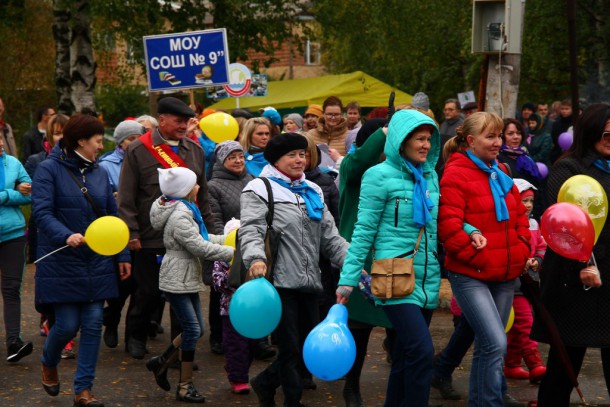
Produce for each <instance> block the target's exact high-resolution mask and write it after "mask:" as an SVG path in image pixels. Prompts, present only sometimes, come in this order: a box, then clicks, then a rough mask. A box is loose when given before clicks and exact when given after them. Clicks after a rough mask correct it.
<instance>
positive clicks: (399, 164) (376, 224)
mask: <svg viewBox="0 0 610 407" xmlns="http://www.w3.org/2000/svg"><path fill="white" fill-rule="evenodd" d="M424 124H427V125H431V126H432V127H433V128H434V131H433V133H432V139H431V147H430V150H429V152H428V155H427V158H426V162H425V163H423V172H424V178H425V180H426V183H427V187H428V192H429V195H430V199H431V200H432V202H433V203H434V207H433V208H432V210H431V215H432V219H431V220H430V221H429V222H428V223H427V224H426V227H425V231H424V234H423V236H422V239H421V243H420V247H419V251H418V252H417V253H416V254H415V258H414V261H413V264H414V269H415V290H414V291H413V293H411V294H410V295H409V296H407V297H405V298H399V299H390V300H376V303H377V304H378V305H393V304H401V303H409V304H415V305H418V306H420V307H422V308H428V309H434V308H436V307H437V306H438V293H439V289H440V283H441V273H440V266H439V263H438V259H437V253H436V248H437V237H436V236H437V233H436V222H437V217H438V201H439V185H438V177H437V175H436V171H435V170H434V166H435V165H436V162H437V160H438V156H439V152H440V134H439V131H438V128H437V126H436V123H435V122H434V120H432V119H431V118H429V117H428V116H426V115H425V114H423V113H420V112H418V111H416V110H400V111H398V112H396V113H395V114H394V116H393V117H392V120H391V121H390V125H389V127H388V135H387V141H386V143H385V148H384V153H385V155H386V160H385V161H384V162H382V163H380V164H378V165H376V166H374V167H372V168H370V169H369V170H367V171H366V172H365V173H364V176H363V177H362V188H361V190H360V204H359V207H358V208H359V209H358V221H357V222H356V227H355V229H354V233H353V235H352V240H351V245H350V247H349V249H348V252H347V258H346V259H345V263H344V264H343V270H342V271H341V278H340V280H339V285H347V286H352V287H356V286H357V285H358V282H359V280H360V272H361V270H362V269H363V266H364V263H365V260H366V257H367V255H368V253H369V251H370V249H373V250H374V255H375V257H374V258H375V259H388V258H394V257H398V256H400V255H402V254H404V253H406V252H408V251H410V250H413V249H414V248H415V244H416V242H417V236H418V234H419V230H420V228H419V227H417V226H416V225H415V224H414V223H413V199H412V198H413V187H414V178H413V173H412V172H411V170H410V169H409V168H408V167H407V165H406V163H405V162H404V159H403V158H402V156H401V155H400V147H401V145H402V143H403V141H404V140H405V139H406V138H407V136H408V135H409V134H410V133H411V132H412V131H413V130H415V129H416V128H417V127H419V126H421V125H424ZM352 295H354V294H352ZM356 295H358V294H356Z"/></svg>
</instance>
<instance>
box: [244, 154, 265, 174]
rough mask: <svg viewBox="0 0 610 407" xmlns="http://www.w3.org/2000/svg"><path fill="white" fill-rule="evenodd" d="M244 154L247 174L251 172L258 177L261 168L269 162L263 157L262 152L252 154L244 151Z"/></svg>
mask: <svg viewBox="0 0 610 407" xmlns="http://www.w3.org/2000/svg"><path fill="white" fill-rule="evenodd" d="M244 156H245V158H246V169H247V170H248V174H252V175H253V176H255V177H258V176H259V175H260V174H261V171H262V170H263V168H265V166H266V165H267V164H269V162H268V161H267V160H265V157H263V153H262V152H261V153H254V154H250V153H249V152H246V154H244Z"/></svg>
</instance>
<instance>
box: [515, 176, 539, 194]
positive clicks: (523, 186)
mask: <svg viewBox="0 0 610 407" xmlns="http://www.w3.org/2000/svg"><path fill="white" fill-rule="evenodd" d="M513 181H514V182H515V185H516V186H517V189H518V190H519V193H520V194H522V193H523V192H524V191H527V190H530V189H531V190H533V191H537V190H538V188H536V187H535V186H533V185H532V184H531V183H530V182H529V181H526V180H524V179H523V178H514V179H513Z"/></svg>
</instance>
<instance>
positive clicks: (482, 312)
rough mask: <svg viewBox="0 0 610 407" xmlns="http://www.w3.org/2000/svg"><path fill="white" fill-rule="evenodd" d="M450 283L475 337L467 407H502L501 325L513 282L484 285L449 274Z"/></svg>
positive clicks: (503, 340) (503, 335) (503, 346)
mask: <svg viewBox="0 0 610 407" xmlns="http://www.w3.org/2000/svg"><path fill="white" fill-rule="evenodd" d="M449 282H450V283H451V289H452V290H453V294H454V295H455V299H456V300H457V302H458V304H459V306H460V308H461V309H462V313H463V314H464V316H465V317H466V320H467V321H468V323H469V324H470V326H471V327H472V330H473V331H474V334H475V338H474V355H473V358H472V368H471V370H470V388H469V391H468V405H469V406H485V407H488V406H492V407H493V406H497V407H503V406H504V402H503V401H502V381H503V379H502V378H503V372H502V365H503V363H504V355H505V353H506V333H505V332H504V326H505V324H506V322H507V321H508V315H509V314H510V308H511V305H512V302H513V294H514V288H515V285H514V280H510V281H504V282H486V281H481V280H477V279H474V278H472V277H468V276H465V275H463V274H456V273H453V272H449Z"/></svg>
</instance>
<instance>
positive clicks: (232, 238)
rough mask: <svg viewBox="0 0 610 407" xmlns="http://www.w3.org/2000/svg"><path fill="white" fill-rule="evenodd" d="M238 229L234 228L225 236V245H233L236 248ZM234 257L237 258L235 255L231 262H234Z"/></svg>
mask: <svg viewBox="0 0 610 407" xmlns="http://www.w3.org/2000/svg"><path fill="white" fill-rule="evenodd" d="M237 230H238V229H233V230H232V231H231V232H229V234H228V235H227V237H225V246H231V247H232V248H234V249H235V245H236V240H237ZM234 258H235V256H233V258H231V261H229V264H233V259H234Z"/></svg>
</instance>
